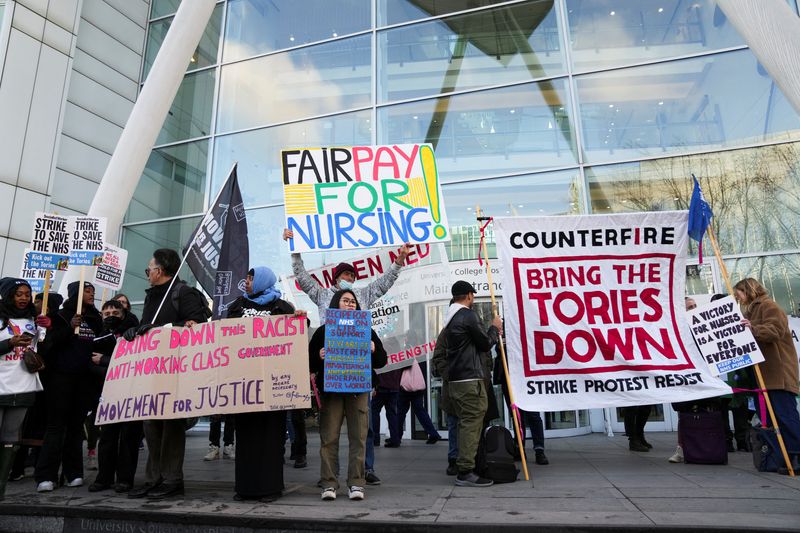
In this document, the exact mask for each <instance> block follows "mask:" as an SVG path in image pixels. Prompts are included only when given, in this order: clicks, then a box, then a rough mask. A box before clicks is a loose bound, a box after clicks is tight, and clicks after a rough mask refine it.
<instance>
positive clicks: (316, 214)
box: [281, 144, 450, 252]
mask: <svg viewBox="0 0 800 533" xmlns="http://www.w3.org/2000/svg"><path fill="white" fill-rule="evenodd" d="M281 167H282V171H283V193H284V201H285V206H286V207H285V210H286V211H285V213H286V227H287V228H288V229H290V230H292V231H293V232H294V238H292V239H289V240H288V244H289V251H291V252H306V251H325V250H345V249H352V248H371V247H381V246H392V245H394V246H400V245H402V244H403V243H405V242H410V243H416V244H419V243H427V242H444V241H447V240H449V239H450V235H449V232H448V230H447V227H448V226H447V215H446V214H445V208H444V201H443V197H442V191H441V185H440V183H439V175H438V172H437V169H436V161H435V158H434V153H433V148H432V147H431V145H429V144H401V145H391V146H352V147H337V148H303V149H293V150H283V151H282V152H281Z"/></svg>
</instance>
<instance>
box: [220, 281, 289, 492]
mask: <svg viewBox="0 0 800 533" xmlns="http://www.w3.org/2000/svg"><path fill="white" fill-rule="evenodd" d="M277 282H278V278H277V276H276V275H275V273H274V272H273V271H272V270H271V269H269V268H267V267H264V266H260V267H255V268H252V269H250V271H249V272H248V273H247V278H246V279H245V293H244V295H242V296H240V297H239V298H237V299H236V300H234V302H233V303H232V304H231V306H230V308H229V309H228V318H240V317H255V316H273V315H296V316H305V313H304V312H303V311H295V309H294V306H293V305H292V304H290V303H289V302H287V301H286V300H282V299H281V291H280V290H279V289H278V287H277ZM235 425H236V454H235V460H236V466H235V483H234V485H235V491H236V493H235V495H234V499H235V500H260V501H262V502H265V503H267V502H272V501H275V500H276V499H278V498H280V497H281V494H282V493H283V446H284V441H285V435H286V411H257V412H253V413H240V414H237V415H235Z"/></svg>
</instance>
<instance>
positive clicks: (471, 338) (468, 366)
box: [444, 281, 502, 487]
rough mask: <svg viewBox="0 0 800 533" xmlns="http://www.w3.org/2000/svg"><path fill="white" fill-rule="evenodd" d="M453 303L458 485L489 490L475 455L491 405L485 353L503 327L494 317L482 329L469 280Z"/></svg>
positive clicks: (451, 361)
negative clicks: (475, 309)
mask: <svg viewBox="0 0 800 533" xmlns="http://www.w3.org/2000/svg"><path fill="white" fill-rule="evenodd" d="M451 292H452V294H453V303H452V304H451V305H450V308H449V309H448V310H447V316H446V317H445V322H444V326H445V328H446V329H447V337H446V338H447V374H448V378H449V392H450V401H451V403H452V406H453V408H454V410H455V415H456V416H457V417H458V459H457V460H456V466H457V467H458V476H457V477H456V485H459V486H468V487H488V486H490V485H492V483H493V482H492V480H490V479H485V478H482V477H480V476H478V475H477V474H476V473H475V472H474V470H475V455H476V453H477V451H478V441H479V440H480V436H481V431H482V430H483V418H484V415H485V414H486V409H487V406H488V391H487V389H486V379H485V378H487V377H488V376H486V370H485V368H484V364H483V360H482V358H481V353H482V352H488V351H489V350H490V349H491V341H490V337H493V338H497V337H498V335H499V330H500V328H501V327H502V321H501V319H500V317H495V318H494V320H493V321H492V325H491V326H490V327H489V331H488V332H486V331H484V329H483V326H482V325H481V323H480V321H479V320H478V315H476V314H475V312H474V311H473V310H472V304H473V303H474V302H475V292H476V291H475V288H474V287H473V286H472V284H470V283H468V282H466V281H457V282H455V283H454V284H453V287H452V290H451Z"/></svg>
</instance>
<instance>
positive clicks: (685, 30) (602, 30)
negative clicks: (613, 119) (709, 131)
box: [567, 0, 744, 69]
mask: <svg viewBox="0 0 800 533" xmlns="http://www.w3.org/2000/svg"><path fill="white" fill-rule="evenodd" d="M716 4H717V3H716V2H715V1H714V0H658V1H653V0H644V1H638V2H620V1H618V0H593V1H591V2H585V1H584V0H567V19H568V20H569V31H570V41H571V43H572V61H573V64H574V65H575V67H576V69H588V68H599V67H605V66H613V65H625V64H630V63H636V62H640V61H646V60H651V59H658V58H665V57H678V56H683V55H687V54H696V53H700V52H708V51H710V50H716V49H719V48H726V47H730V46H739V45H743V44H744V42H743V41H742V39H741V38H740V37H739V34H738V33H737V32H736V29H735V28H734V27H733V26H732V25H731V23H730V22H729V21H728V19H727V17H725V15H724V14H723V12H722V10H721V9H720V8H719V7H718V6H717V5H716Z"/></svg>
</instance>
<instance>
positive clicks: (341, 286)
mask: <svg viewBox="0 0 800 533" xmlns="http://www.w3.org/2000/svg"><path fill="white" fill-rule="evenodd" d="M352 288H353V283H352V282H350V281H347V280H346V279H340V280H339V289H342V290H345V289H347V290H349V289H352Z"/></svg>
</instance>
